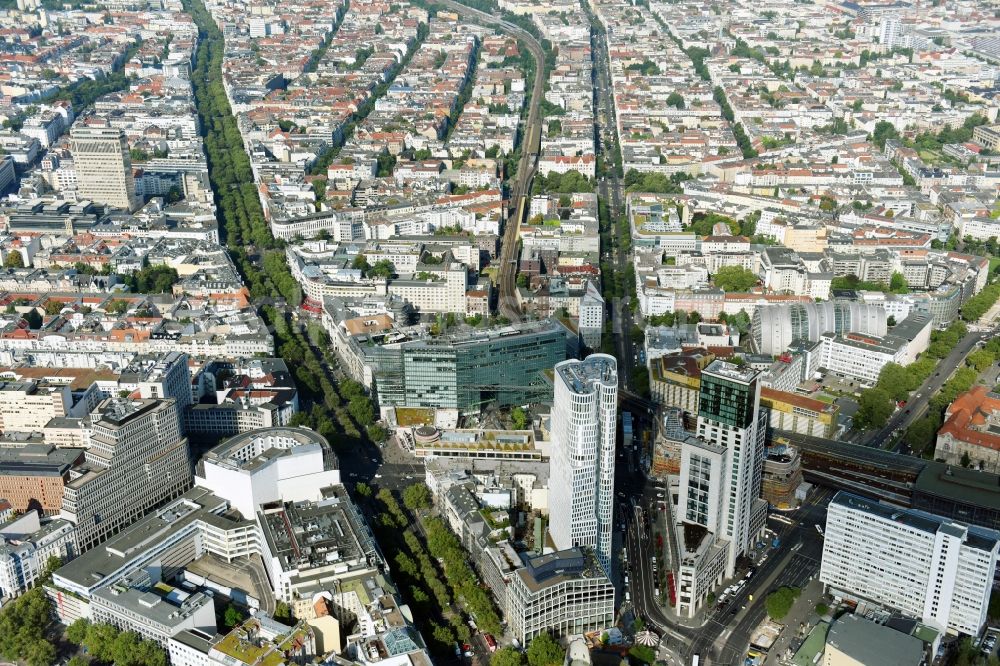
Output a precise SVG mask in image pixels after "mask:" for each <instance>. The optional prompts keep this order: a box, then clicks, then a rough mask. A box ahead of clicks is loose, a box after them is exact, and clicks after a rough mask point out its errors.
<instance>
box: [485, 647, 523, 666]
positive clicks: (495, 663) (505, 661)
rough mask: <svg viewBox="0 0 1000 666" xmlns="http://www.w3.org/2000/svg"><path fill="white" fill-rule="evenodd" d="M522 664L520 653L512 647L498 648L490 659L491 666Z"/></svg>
mask: <svg viewBox="0 0 1000 666" xmlns="http://www.w3.org/2000/svg"><path fill="white" fill-rule="evenodd" d="M523 662H524V659H523V657H522V656H521V653H520V652H518V651H517V650H515V649H514V648H512V647H504V648H500V649H499V650H497V651H496V652H494V653H493V656H492V657H490V665H491V666H521V664H522V663H523Z"/></svg>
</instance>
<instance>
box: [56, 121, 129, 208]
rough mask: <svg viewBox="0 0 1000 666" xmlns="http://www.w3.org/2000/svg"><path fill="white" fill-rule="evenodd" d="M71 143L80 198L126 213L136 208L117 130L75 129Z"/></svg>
mask: <svg viewBox="0 0 1000 666" xmlns="http://www.w3.org/2000/svg"><path fill="white" fill-rule="evenodd" d="M70 139H71V140H72V144H71V150H72V152H73V164H74V167H75V169H76V178H77V193H78V195H79V197H80V198H81V199H89V200H91V201H93V202H95V203H100V204H105V205H108V206H114V207H115V208H124V209H125V210H128V211H134V210H135V209H136V208H138V207H139V203H140V202H139V199H138V197H136V194H135V179H134V178H133V176H132V159H131V157H130V156H129V149H128V141H127V140H126V139H125V134H124V133H123V132H122V131H121V130H120V129H118V128H117V127H75V128H73V131H72V132H70Z"/></svg>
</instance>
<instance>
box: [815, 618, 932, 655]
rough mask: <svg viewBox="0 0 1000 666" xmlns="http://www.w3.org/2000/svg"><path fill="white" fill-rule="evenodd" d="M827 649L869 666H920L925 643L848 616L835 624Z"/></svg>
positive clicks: (829, 635) (831, 630) (827, 637)
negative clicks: (831, 648)
mask: <svg viewBox="0 0 1000 666" xmlns="http://www.w3.org/2000/svg"><path fill="white" fill-rule="evenodd" d="M826 645H827V649H829V648H830V647H834V648H836V649H837V650H839V651H840V652H842V653H844V654H845V655H847V656H849V657H851V658H852V659H854V660H855V661H856V662H857V663H858V664H864V665H865V666H918V664H920V663H921V661H922V660H923V657H924V643H923V641H921V640H920V639H919V638H914V637H913V636H909V635H907V634H904V633H902V632H899V631H896V630H895V629H890V628H888V627H884V626H882V625H880V624H875V623H874V622H870V621H869V620H865V619H863V618H859V617H858V616H857V615H844V616H843V617H841V618H840V619H839V620H837V621H836V622H834V623H833V626H832V627H830V633H829V634H827V636H826Z"/></svg>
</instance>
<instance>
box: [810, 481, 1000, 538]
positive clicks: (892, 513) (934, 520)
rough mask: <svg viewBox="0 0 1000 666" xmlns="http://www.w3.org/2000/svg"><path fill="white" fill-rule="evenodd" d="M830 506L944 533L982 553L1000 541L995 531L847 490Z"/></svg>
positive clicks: (929, 532)
mask: <svg viewBox="0 0 1000 666" xmlns="http://www.w3.org/2000/svg"><path fill="white" fill-rule="evenodd" d="M830 504H831V506H843V507H846V508H848V509H852V510H854V511H862V512H864V513H868V514H870V515H873V516H876V517H878V518H881V519H882V520H885V521H888V522H893V523H898V524H900V525H904V526H906V527H909V528H911V529H916V530H920V531H923V532H927V533H928V534H936V533H938V532H942V531H943V532H945V533H947V534H949V535H951V536H956V537H960V538H962V540H963V541H964V543H965V544H966V545H968V546H970V547H973V548H978V549H981V550H992V549H993V548H994V547H995V546H996V544H997V542H998V541H1000V532H996V531H994V530H990V529H986V528H983V527H977V526H970V525H964V524H962V523H958V522H955V521H950V520H947V519H946V518H943V517H941V516H936V515H934V514H930V513H925V512H923V511H917V510H913V509H909V510H907V509H900V508H898V507H895V506H890V505H888V504H881V503H879V502H875V501H873V500H869V499H865V498H863V497H860V496H858V495H853V494H851V493H848V492H844V491H841V492H838V493H837V494H836V495H835V496H834V498H833V500H831V502H830Z"/></svg>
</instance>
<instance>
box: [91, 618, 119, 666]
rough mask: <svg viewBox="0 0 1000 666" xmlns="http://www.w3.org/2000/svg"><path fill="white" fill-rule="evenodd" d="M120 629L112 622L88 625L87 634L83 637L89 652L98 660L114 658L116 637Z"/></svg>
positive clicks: (111, 659)
mask: <svg viewBox="0 0 1000 666" xmlns="http://www.w3.org/2000/svg"><path fill="white" fill-rule="evenodd" d="M117 636H118V630H117V629H115V628H114V627H112V626H111V625H110V624H101V623H98V624H92V625H90V626H89V627H87V636H86V638H84V639H83V647H85V648H87V654H89V655H90V656H91V657H93V658H94V659H96V660H98V661H113V660H114V652H113V650H114V644H115V638H117Z"/></svg>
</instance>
